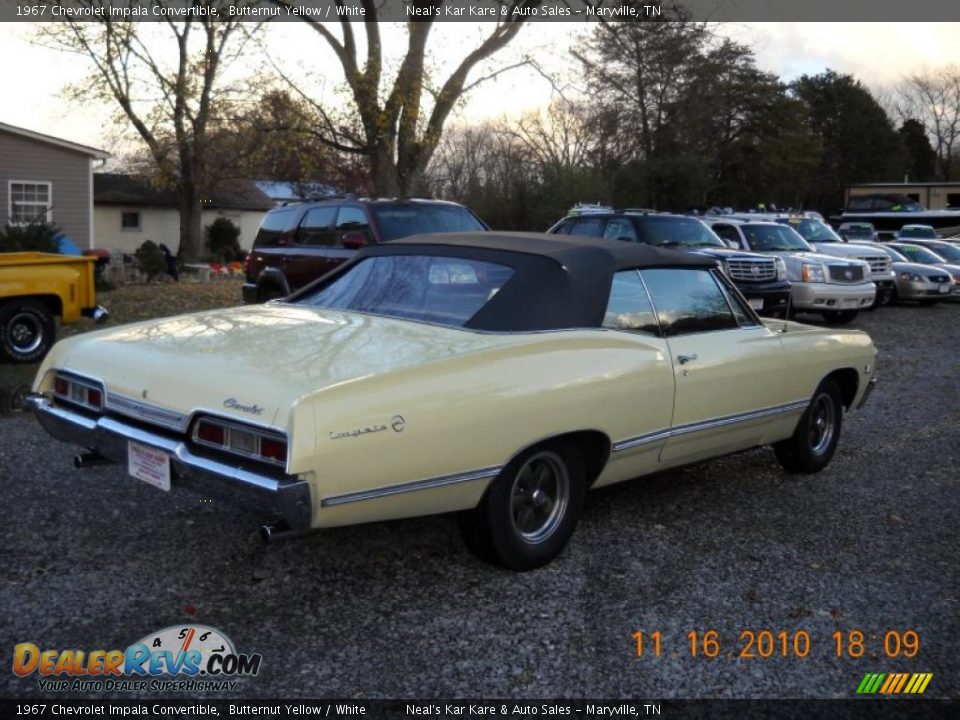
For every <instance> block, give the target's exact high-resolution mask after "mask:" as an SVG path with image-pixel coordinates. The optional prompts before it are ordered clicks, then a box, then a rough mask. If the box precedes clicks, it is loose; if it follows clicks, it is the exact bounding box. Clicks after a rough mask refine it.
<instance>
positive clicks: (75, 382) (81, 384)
mask: <svg viewBox="0 0 960 720" xmlns="http://www.w3.org/2000/svg"><path fill="white" fill-rule="evenodd" d="M53 395H54V397H56V398H58V399H60V400H66V401H67V402H70V403H73V404H74V405H81V406H82V407H85V408H88V409H90V410H103V387H102V386H100V385H98V384H97V383H96V382H94V381H93V380H86V379H82V378H77V377H74V376H72V375H64V374H61V373H57V375H56V376H54V378H53Z"/></svg>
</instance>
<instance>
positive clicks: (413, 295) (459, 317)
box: [297, 255, 514, 327]
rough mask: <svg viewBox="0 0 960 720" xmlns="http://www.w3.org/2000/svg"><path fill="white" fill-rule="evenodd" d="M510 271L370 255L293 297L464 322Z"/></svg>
mask: <svg viewBox="0 0 960 720" xmlns="http://www.w3.org/2000/svg"><path fill="white" fill-rule="evenodd" d="M513 272H514V271H513V268H510V267H508V266H506V265H498V264H495V263H489V262H483V261H479V260H470V259H466V258H453V257H439V256H430V255H384V256H377V257H370V258H366V259H364V260H361V261H360V262H358V263H357V264H356V265H354V266H352V267H351V268H350V269H349V270H347V271H346V272H344V273H343V274H342V275H340V276H339V277H337V278H335V279H334V280H332V281H330V282H329V283H326V284H324V285H323V286H322V287H320V288H318V289H317V290H316V291H314V292H312V293H310V294H309V295H306V296H304V297H302V298H300V299H299V300H297V303H298V304H300V305H308V306H311V307H318V308H330V309H335V310H353V311H357V312H364V313H370V314H372V315H383V316H385V317H394V318H402V319H405V320H419V321H422V322H431V323H438V324H440V325H449V326H451V327H463V326H464V325H465V324H466V323H467V322H468V321H469V320H470V318H472V317H473V316H474V315H476V314H477V312H479V311H480V309H481V308H482V307H483V306H484V305H486V304H487V302H488V301H489V300H490V299H491V298H492V297H493V296H494V295H496V294H497V292H499V290H500V288H502V287H503V286H504V285H505V284H506V283H507V282H508V281H509V280H510V278H511V277H512V276H513Z"/></svg>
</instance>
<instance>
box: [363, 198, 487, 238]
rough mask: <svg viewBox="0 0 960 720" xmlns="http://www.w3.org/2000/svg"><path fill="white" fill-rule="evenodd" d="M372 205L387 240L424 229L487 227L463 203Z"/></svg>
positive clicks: (381, 232)
mask: <svg viewBox="0 0 960 720" xmlns="http://www.w3.org/2000/svg"><path fill="white" fill-rule="evenodd" d="M371 209H372V210H373V214H374V215H375V216H376V218H377V221H378V223H379V225H380V236H381V238H382V240H384V241H386V240H396V239H398V238H403V237H409V236H410V235H419V234H421V233H441V232H477V231H481V232H482V231H485V230H486V229H487V228H486V227H484V225H483V223H481V222H480V221H479V220H478V219H477V218H476V216H475V215H474V214H473V213H472V212H470V211H469V210H467V209H466V208H464V207H461V206H459V205H439V204H438V205H433V204H427V203H409V202H408V203H375V204H373V205H372V208H371Z"/></svg>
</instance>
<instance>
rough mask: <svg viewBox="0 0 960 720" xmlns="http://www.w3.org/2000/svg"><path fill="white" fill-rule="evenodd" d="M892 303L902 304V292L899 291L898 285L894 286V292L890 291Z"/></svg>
mask: <svg viewBox="0 0 960 720" xmlns="http://www.w3.org/2000/svg"><path fill="white" fill-rule="evenodd" d="M890 304H891V305H899V304H900V293H899V292H897V286H896V285H894V286H893V292H892V293H890Z"/></svg>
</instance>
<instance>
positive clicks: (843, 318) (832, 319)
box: [823, 310, 858, 325]
mask: <svg viewBox="0 0 960 720" xmlns="http://www.w3.org/2000/svg"><path fill="white" fill-rule="evenodd" d="M857 312H858V311H857V310H824V311H823V319H824V320H826V322H827V324H828V325H846V324H847V323H849V322H853V320H854V318H856V317H857Z"/></svg>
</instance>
